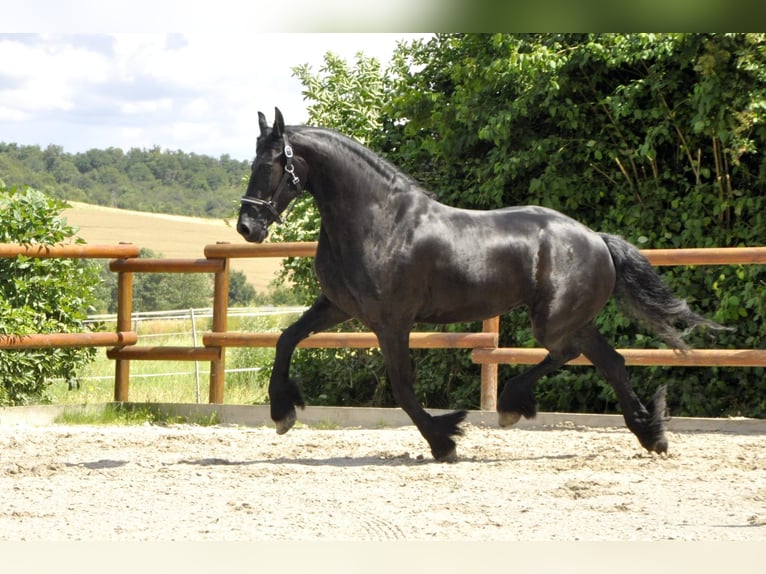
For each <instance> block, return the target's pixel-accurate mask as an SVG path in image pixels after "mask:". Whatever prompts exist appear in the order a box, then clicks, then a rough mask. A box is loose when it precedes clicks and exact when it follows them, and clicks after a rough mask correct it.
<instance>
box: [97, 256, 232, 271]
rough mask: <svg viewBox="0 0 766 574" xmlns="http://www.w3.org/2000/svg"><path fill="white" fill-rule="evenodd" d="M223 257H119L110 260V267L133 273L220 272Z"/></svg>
mask: <svg viewBox="0 0 766 574" xmlns="http://www.w3.org/2000/svg"><path fill="white" fill-rule="evenodd" d="M224 265H225V263H224V260H223V259H118V260H115V261H110V262H109V269H110V270H112V271H117V272H126V271H127V272H132V273H219V272H221V271H223V268H224Z"/></svg>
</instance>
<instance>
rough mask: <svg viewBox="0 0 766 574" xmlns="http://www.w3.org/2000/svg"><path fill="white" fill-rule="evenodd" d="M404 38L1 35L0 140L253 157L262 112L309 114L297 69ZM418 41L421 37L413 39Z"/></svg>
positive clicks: (381, 52)
mask: <svg viewBox="0 0 766 574" xmlns="http://www.w3.org/2000/svg"><path fill="white" fill-rule="evenodd" d="M406 36H407V35H405V34H229V35H227V34H221V33H215V32H211V31H206V32H205V33H190V34H185V35H180V34H116V35H104V34H98V35H96V34H76V35H72V34H69V35H23V36H14V35H4V36H0V121H2V126H1V127H0V138H2V139H3V140H4V141H9V142H17V143H20V144H36V145H40V146H42V147H45V146H47V145H48V144H50V143H53V144H56V145H62V146H63V147H64V149H65V150H66V151H69V152H76V151H84V150H86V149H89V148H92V147H97V148H106V147H121V148H124V149H127V148H130V147H145V148H150V147H153V146H155V145H158V146H160V147H162V148H172V149H182V150H184V151H186V152H194V153H205V154H210V155H214V156H217V155H222V154H229V155H231V156H232V157H240V158H243V159H244V158H248V157H250V155H251V154H252V153H253V150H254V145H255V138H256V136H257V125H258V122H257V112H258V111H263V112H264V113H266V114H267V116H269V117H271V115H272V114H273V108H274V106H278V107H279V108H280V109H281V110H282V112H283V113H284V115H285V119H286V120H287V121H288V123H302V122H304V121H306V119H307V113H306V103H305V102H303V98H302V96H301V85H300V83H299V81H298V80H297V79H295V78H293V77H292V73H291V68H292V67H293V66H296V65H299V64H304V63H308V64H310V65H311V66H312V67H313V69H314V70H317V69H318V68H319V66H320V65H321V63H322V61H323V57H324V54H325V53H326V52H327V51H331V52H334V53H336V54H338V55H339V56H341V57H344V58H346V59H347V60H353V58H354V55H355V53H356V52H358V51H363V52H364V53H365V55H368V56H374V57H377V58H379V59H381V60H382V61H387V60H388V58H389V57H390V55H391V53H392V52H393V49H394V47H395V45H396V41H397V40H398V39H403V38H405V37H406ZM418 36H422V35H418Z"/></svg>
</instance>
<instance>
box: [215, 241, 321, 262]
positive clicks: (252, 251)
mask: <svg viewBox="0 0 766 574" xmlns="http://www.w3.org/2000/svg"><path fill="white" fill-rule="evenodd" d="M316 251H317V242H316V241H286V242H284V243H215V244H211V245H206V246H205V251H204V253H205V257H210V258H220V257H232V258H233V257H236V258H241V257H313V256H314V255H315V254H316Z"/></svg>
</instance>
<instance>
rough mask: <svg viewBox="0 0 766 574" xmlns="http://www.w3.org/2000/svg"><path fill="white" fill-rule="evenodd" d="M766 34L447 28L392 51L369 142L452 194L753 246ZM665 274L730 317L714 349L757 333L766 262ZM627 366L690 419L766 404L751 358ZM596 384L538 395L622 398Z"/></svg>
mask: <svg viewBox="0 0 766 574" xmlns="http://www.w3.org/2000/svg"><path fill="white" fill-rule="evenodd" d="M765 38H766V37H765V36H764V35H763V34H524V35H507V34H493V35H485V34H478V35H477V34H466V35H462V34H460V35H455V34H440V35H437V36H435V37H434V38H433V39H432V40H431V41H429V42H427V43H422V42H421V43H415V44H411V45H408V46H405V47H403V48H402V49H400V50H399V52H398V54H397V60H396V61H397V64H398V72H397V73H395V74H394V77H395V86H396V87H395V90H394V93H393V94H392V95H391V98H390V104H389V105H388V106H387V107H386V109H385V115H386V117H385V118H384V126H385V130H383V131H382V132H381V139H380V140H378V142H376V145H377V146H378V149H380V150H381V151H383V152H384V153H386V154H387V155H388V157H389V159H391V160H392V161H393V162H394V163H396V164H397V165H399V166H400V167H402V168H403V169H404V171H406V172H408V173H410V174H411V175H413V176H414V177H416V178H417V179H419V180H421V181H423V182H424V183H425V184H426V186H427V187H429V188H430V189H432V190H434V191H435V192H437V193H438V194H439V197H440V199H441V200H442V201H444V202H446V203H450V204H452V205H457V206H462V207H474V208H482V209H485V208H492V207H499V206H505V205H516V204H540V205H546V206H548V207H553V208H555V209H558V210H561V211H563V212H565V213H567V214H568V215H571V216H572V217H574V218H576V219H579V220H580V221H583V222H584V223H586V224H588V225H590V226H591V227H594V228H597V229H599V230H602V231H610V232H613V233H618V234H623V235H625V236H626V238H627V239H629V240H631V241H632V242H634V243H637V244H639V245H641V246H645V247H681V246H684V247H705V246H735V245H748V244H749V245H753V244H756V245H757V244H760V243H762V241H763V237H764V235H766V234H765V233H764V232H765V231H766V229H764V226H765V225H766V219H765V216H764V215H763V214H764V213H766V193H765V191H766V163H764V161H763V156H762V154H761V153H759V152H760V151H761V150H762V149H763V148H764V147H766V127H764V126H765V125H766V124H764V119H766V118H764V114H766V107H764V105H763V102H764V101H766V39H765ZM411 70H416V71H415V72H411ZM663 274H664V276H665V277H666V279H667V280H668V281H669V282H670V283H671V285H672V287H673V288H674V289H675V290H676V291H677V292H678V293H681V294H683V295H684V296H685V297H687V298H688V299H689V300H690V301H691V302H692V304H693V305H694V306H695V307H696V308H697V309H701V310H702V311H703V312H704V313H705V314H707V315H709V316H711V317H714V318H715V319H717V320H719V321H721V322H724V323H727V324H730V325H734V326H736V327H737V332H736V333H735V334H725V335H721V336H719V337H718V338H717V343H716V344H717V345H719V346H722V347H727V346H732V347H735V346H736V347H745V348H747V347H750V348H757V347H759V346H762V345H763V341H764V339H765V338H766V326H765V325H764V321H763V318H764V315H766V306H765V304H764V301H766V283H764V271H763V269H761V268H759V267H757V266H748V267H742V268H737V267H723V268H710V267H707V268H700V269H683V268H680V269H679V268H676V269H671V270H668V271H664V273H663ZM598 323H599V326H600V328H601V329H602V331H603V332H604V333H605V334H606V335H607V337H608V338H609V339H611V340H612V341H615V342H616V343H617V345H618V346H635V345H636V344H638V345H647V344H652V345H654V344H656V342H655V341H652V340H651V339H649V338H647V337H644V336H643V334H642V332H641V331H640V330H639V329H637V328H636V327H635V325H632V324H629V323H627V321H626V320H625V319H624V317H623V316H622V315H621V314H619V313H617V312H616V311H615V310H613V309H611V310H608V311H607V312H605V313H603V314H602V315H601V316H600V317H599V318H598ZM502 325H503V334H502V337H503V339H504V340H508V341H515V342H516V343H517V344H523V345H532V344H534V341H533V340H532V338H531V333H530V332H529V329H528V328H527V321H526V317H525V316H523V315H512V316H511V317H510V318H508V319H504V320H503V323H502ZM707 343H708V341H707V340H705V339H704V338H698V339H696V340H694V344H696V345H697V346H705V345H706V344H707ZM516 370H518V369H517V368H511V367H508V368H505V371H506V372H511V373H512V372H515V371H516ZM631 374H632V377H633V379H634V383H636V385H635V386H637V387H638V389H639V392H642V393H648V392H649V389H650V388H651V387H653V386H656V384H657V382H656V381H657V378H658V377H659V376H660V375H661V376H662V379H663V381H665V382H668V383H670V388H671V393H670V405H671V409H672V410H673V412H676V413H679V414H691V415H702V414H706V415H708V416H709V415H722V414H749V415H751V416H762V415H763V414H764V413H766V401H764V400H763V398H762V397H763V392H764V390H766V388H764V383H763V377H762V373H761V372H760V371H759V370H758V369H737V370H736V372H734V371H731V370H726V369H697V370H694V369H671V370H662V371H660V370H659V368H647V369H635V370H633V371H632V373H631ZM597 380H598V377H597V375H595V374H594V373H593V372H592V370H584V371H583V372H577V375H576V377H575V376H574V375H573V374H572V371H571V370H568V371H566V372H563V373H562V374H559V375H556V376H554V377H549V378H548V379H547V380H544V381H542V382H541V384H540V393H539V397H540V398H541V403H542V404H541V408H550V409H566V410H585V409H587V410H594V409H599V410H601V409H603V410H612V409H614V408H615V407H616V403H615V398H614V396H613V394H612V392H611V391H610V390H609V389H608V388H606V387H604V386H603V385H601V384H600V383H596V382H595V381H597ZM562 382H563V383H564V384H562ZM745 397H747V398H745Z"/></svg>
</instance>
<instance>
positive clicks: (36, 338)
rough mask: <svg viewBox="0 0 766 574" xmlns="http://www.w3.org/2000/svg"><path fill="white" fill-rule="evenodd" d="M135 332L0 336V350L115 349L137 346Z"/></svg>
mask: <svg viewBox="0 0 766 574" xmlns="http://www.w3.org/2000/svg"><path fill="white" fill-rule="evenodd" d="M137 341H138V335H137V334H136V332H135V331H118V332H116V333H37V334H34V335H0V349H50V348H54V347H114V346H120V345H135V344H136V342H137Z"/></svg>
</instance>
